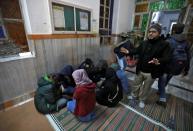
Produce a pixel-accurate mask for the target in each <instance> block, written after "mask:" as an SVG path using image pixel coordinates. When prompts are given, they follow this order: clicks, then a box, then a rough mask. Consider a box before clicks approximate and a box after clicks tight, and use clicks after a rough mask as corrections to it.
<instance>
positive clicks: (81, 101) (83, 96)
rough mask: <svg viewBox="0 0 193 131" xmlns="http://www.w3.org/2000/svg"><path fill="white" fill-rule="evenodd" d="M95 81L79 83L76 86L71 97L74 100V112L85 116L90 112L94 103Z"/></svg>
mask: <svg viewBox="0 0 193 131" xmlns="http://www.w3.org/2000/svg"><path fill="white" fill-rule="evenodd" d="M95 88H96V84H95V83H89V84H84V85H79V86H77V87H76V89H75V92H74V95H73V98H74V99H75V100H76V107H75V111H74V114H75V115H77V116H86V115H87V114H89V113H90V112H92V111H93V110H94V108H95V104H96V95H95Z"/></svg>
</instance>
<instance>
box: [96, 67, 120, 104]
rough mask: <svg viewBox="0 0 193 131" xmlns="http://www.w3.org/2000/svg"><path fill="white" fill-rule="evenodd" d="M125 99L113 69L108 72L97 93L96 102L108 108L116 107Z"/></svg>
mask: <svg viewBox="0 0 193 131" xmlns="http://www.w3.org/2000/svg"><path fill="white" fill-rule="evenodd" d="M122 98H123V94H122V86H121V83H120V80H119V79H118V78H117V76H116V72H115V71H114V69H112V68H108V69H107V71H106V77H105V81H104V82H103V83H102V85H101V86H100V88H99V89H98V90H97V92H96V101H97V102H98V103H99V104H101V105H105V106H108V107H113V106H116V105H117V104H118V103H119V101H120V100H121V99H122Z"/></svg>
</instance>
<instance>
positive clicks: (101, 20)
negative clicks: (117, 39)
mask: <svg viewBox="0 0 193 131" xmlns="http://www.w3.org/2000/svg"><path fill="white" fill-rule="evenodd" d="M99 25H100V28H103V18H100V23H99Z"/></svg>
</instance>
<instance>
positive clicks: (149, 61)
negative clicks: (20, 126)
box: [123, 23, 171, 108]
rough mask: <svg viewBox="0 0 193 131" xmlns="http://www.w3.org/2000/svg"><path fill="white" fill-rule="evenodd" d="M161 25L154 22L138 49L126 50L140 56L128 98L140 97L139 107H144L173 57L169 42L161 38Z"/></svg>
mask: <svg viewBox="0 0 193 131" xmlns="http://www.w3.org/2000/svg"><path fill="white" fill-rule="evenodd" d="M160 34H161V26H160V25H159V24H157V23H156V24H152V25H151V26H150V27H149V29H148V38H147V40H145V41H143V42H142V43H141V44H140V46H139V47H138V48H136V49H133V50H131V51H128V50H126V49H125V51H124V50H123V51H124V52H129V54H131V55H133V54H137V55H138V56H139V58H138V63H137V67H136V73H137V76H136V78H135V80H134V84H133V89H132V92H131V94H130V95H128V99H133V98H135V97H138V98H139V101H140V102H139V107H140V108H144V106H145V103H144V101H145V100H146V98H147V97H148V95H149V94H150V92H151V86H152V84H153V82H154V80H155V78H158V77H159V76H161V75H162V73H163V68H164V65H165V64H166V63H168V62H169V60H170V58H171V49H170V47H169V43H167V42H165V41H164V40H163V39H161V38H160Z"/></svg>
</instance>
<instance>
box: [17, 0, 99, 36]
mask: <svg viewBox="0 0 193 131" xmlns="http://www.w3.org/2000/svg"><path fill="white" fill-rule="evenodd" d="M55 1H56V2H57V1H59V2H67V3H69V4H74V5H77V6H81V7H86V8H89V9H92V13H93V14H92V20H93V19H94V20H96V23H95V27H96V28H97V29H95V30H97V31H98V30H99V29H98V27H99V5H100V1H99V0H55ZM49 2H50V1H49V0H20V3H21V7H22V14H23V17H24V21H25V27H26V32H27V34H51V33H52V26H51V15H50V5H49V4H50V3H49ZM96 33H98V32H96Z"/></svg>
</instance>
